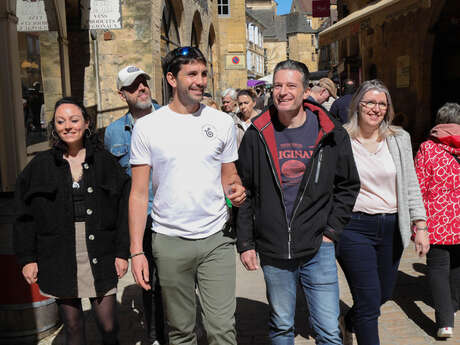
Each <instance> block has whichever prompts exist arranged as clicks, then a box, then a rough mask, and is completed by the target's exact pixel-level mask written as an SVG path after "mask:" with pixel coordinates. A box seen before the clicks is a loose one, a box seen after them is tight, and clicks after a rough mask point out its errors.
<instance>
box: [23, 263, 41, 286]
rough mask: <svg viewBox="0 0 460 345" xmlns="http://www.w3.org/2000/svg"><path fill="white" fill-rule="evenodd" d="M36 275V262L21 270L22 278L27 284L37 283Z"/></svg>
mask: <svg viewBox="0 0 460 345" xmlns="http://www.w3.org/2000/svg"><path fill="white" fill-rule="evenodd" d="M37 274H38V265H37V263H36V262H31V263H29V264H27V265H25V266H24V267H23V268H22V275H23V276H24V279H25V280H26V281H27V283H29V284H33V283H36V282H37Z"/></svg>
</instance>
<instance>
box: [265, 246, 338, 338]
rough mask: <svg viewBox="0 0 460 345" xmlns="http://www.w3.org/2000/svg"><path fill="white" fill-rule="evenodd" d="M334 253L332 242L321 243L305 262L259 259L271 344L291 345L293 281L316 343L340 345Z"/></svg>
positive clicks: (293, 313)
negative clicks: (268, 314) (308, 316)
mask: <svg viewBox="0 0 460 345" xmlns="http://www.w3.org/2000/svg"><path fill="white" fill-rule="evenodd" d="M334 252H335V250H334V243H332V242H323V243H322V244H321V247H320V249H319V251H318V252H317V253H316V255H315V256H314V257H313V258H312V259H310V260H308V261H307V262H302V263H299V262H298V261H296V260H277V259H271V258H267V257H263V256H261V266H262V270H263V271H264V277H265V284H266V286H267V298H268V302H269V304H270V321H269V328H270V331H269V336H270V339H271V343H272V344H273V345H294V315H295V305H296V288H297V282H300V285H301V287H302V289H303V292H304V294H305V299H306V301H307V305H308V309H309V311H310V323H311V326H312V329H313V331H314V332H315V333H316V337H315V339H316V344H342V341H341V339H340V331H339V326H338V317H339V312H340V310H339V283H338V277H337V266H336V264H335V254H334Z"/></svg>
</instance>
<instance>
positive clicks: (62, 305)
mask: <svg viewBox="0 0 460 345" xmlns="http://www.w3.org/2000/svg"><path fill="white" fill-rule="evenodd" d="M89 300H90V302H91V306H92V308H93V310H94V312H95V314H96V321H97V326H98V328H99V331H100V332H101V335H102V342H103V344H104V345H116V344H118V340H117V334H118V322H117V315H116V305H117V300H116V295H115V294H113V295H110V296H104V297H96V298H90V299H89ZM56 303H57V305H58V307H59V314H60V315H61V320H62V322H63V324H64V331H65V335H66V345H86V336H85V320H84V318H83V310H82V307H81V299H80V298H68V299H65V298H63V299H57V300H56Z"/></svg>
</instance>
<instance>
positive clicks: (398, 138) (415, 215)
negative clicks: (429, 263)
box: [387, 128, 426, 248]
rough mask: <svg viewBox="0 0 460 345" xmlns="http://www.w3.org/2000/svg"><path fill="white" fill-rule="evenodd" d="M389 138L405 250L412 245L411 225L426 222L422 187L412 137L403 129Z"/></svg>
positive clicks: (400, 229)
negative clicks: (413, 154) (418, 177)
mask: <svg viewBox="0 0 460 345" xmlns="http://www.w3.org/2000/svg"><path fill="white" fill-rule="evenodd" d="M395 132H396V133H395V134H394V135H391V136H388V137H387V143H388V149H389V151H390V154H391V157H392V158H393V162H394V163H395V166H396V189H397V194H398V221H399V231H400V232H401V239H402V243H403V246H404V248H406V247H407V246H408V245H409V243H410V238H411V235H412V231H411V225H412V222H414V221H416V220H426V212H425V206H424V205H423V199H422V193H421V192H420V185H419V182H418V179H417V175H416V174H415V168H414V158H413V156H412V144H411V141H410V135H409V133H407V132H406V131H405V130H403V129H401V128H396V129H395Z"/></svg>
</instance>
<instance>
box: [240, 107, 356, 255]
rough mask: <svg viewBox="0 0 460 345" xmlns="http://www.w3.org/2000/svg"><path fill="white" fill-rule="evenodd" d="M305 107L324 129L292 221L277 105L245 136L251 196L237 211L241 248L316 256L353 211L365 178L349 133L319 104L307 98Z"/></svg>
mask: <svg viewBox="0 0 460 345" xmlns="http://www.w3.org/2000/svg"><path fill="white" fill-rule="evenodd" d="M304 108H305V109H307V108H308V109H310V110H311V111H312V112H313V113H314V114H315V115H316V116H317V117H318V123H319V127H320V130H319V134H318V138H317V140H316V146H315V148H314V152H313V155H312V158H311V159H310V161H309V162H308V164H307V167H306V169H305V172H304V176H303V178H302V180H301V182H300V185H299V191H298V193H297V198H296V201H295V204H294V208H293V214H292V217H291V220H290V221H289V220H288V219H287V216H286V209H285V205H284V201H283V192H282V190H281V174H280V166H279V162H278V159H277V157H278V153H277V146H276V141H275V129H274V126H273V121H272V119H273V118H274V117H275V116H278V115H277V110H276V108H275V107H274V106H271V107H270V108H268V109H266V110H265V112H263V113H262V114H260V115H259V116H257V117H256V118H254V119H253V121H252V125H251V126H250V127H249V128H248V130H247V131H246V133H245V135H244V137H243V140H242V142H241V146H240V149H239V160H238V164H237V167H238V173H239V175H240V177H241V179H242V182H243V185H244V187H245V188H246V189H247V195H248V197H247V199H246V201H245V202H244V203H243V205H242V206H241V207H240V208H239V209H238V210H236V212H235V218H236V219H235V222H236V224H235V225H236V233H237V247H238V251H239V252H240V253H241V252H244V251H246V250H250V249H256V250H257V251H258V252H259V253H260V254H263V255H265V256H268V257H272V258H276V259H301V258H307V257H311V256H313V255H314V254H315V253H316V251H317V250H318V249H319V247H320V245H321V242H322V237H323V235H325V236H327V237H328V238H330V239H332V240H334V241H337V239H338V238H339V234H340V232H341V231H342V228H343V227H344V226H345V225H346V224H347V222H348V221H349V219H350V217H351V211H352V209H353V206H354V204H355V201H356V197H357V196H358V192H359V188H360V183H359V175H358V171H357V170H356V165H355V161H354V158H353V152H352V149H351V143H350V138H349V136H348V133H347V132H346V131H345V129H344V128H343V127H342V126H341V125H340V124H339V123H338V122H337V121H336V120H335V119H333V118H332V117H331V116H329V115H328V114H327V112H326V110H325V109H324V108H323V107H321V106H320V105H318V104H316V103H314V102H312V101H309V100H305V101H304ZM310 114H311V113H310Z"/></svg>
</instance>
